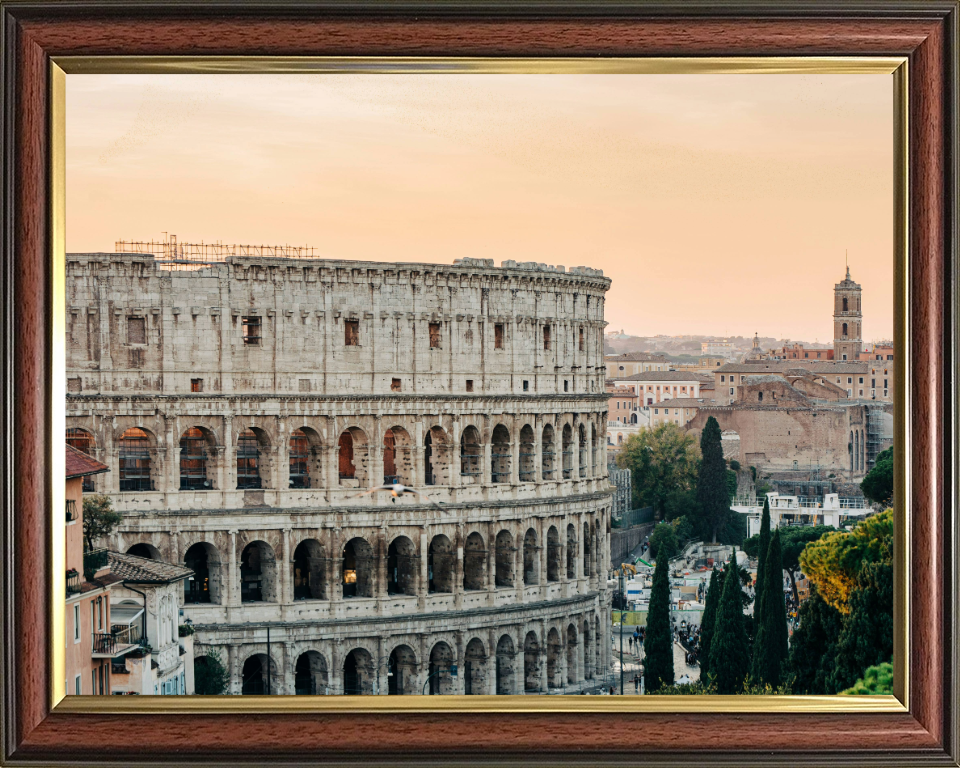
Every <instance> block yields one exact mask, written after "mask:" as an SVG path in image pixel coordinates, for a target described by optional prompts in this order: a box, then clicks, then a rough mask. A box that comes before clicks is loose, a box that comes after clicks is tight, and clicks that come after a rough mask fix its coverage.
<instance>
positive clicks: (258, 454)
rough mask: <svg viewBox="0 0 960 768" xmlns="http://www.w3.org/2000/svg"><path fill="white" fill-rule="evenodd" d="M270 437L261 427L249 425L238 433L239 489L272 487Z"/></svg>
mask: <svg viewBox="0 0 960 768" xmlns="http://www.w3.org/2000/svg"><path fill="white" fill-rule="evenodd" d="M271 457H272V451H271V450H270V438H269V435H267V433H266V431H265V430H263V429H261V428H260V427H248V428H247V429H244V430H241V431H240V433H239V434H238V435H237V489H238V490H256V489H259V488H269V487H270V477H271V473H272V469H273V467H272V461H271Z"/></svg>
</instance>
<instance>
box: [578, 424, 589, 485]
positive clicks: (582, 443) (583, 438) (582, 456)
mask: <svg viewBox="0 0 960 768" xmlns="http://www.w3.org/2000/svg"><path fill="white" fill-rule="evenodd" d="M577 431H578V432H579V435H578V437H579V448H580V452H579V461H580V463H579V465H578V466H579V467H580V477H581V478H584V477H586V476H587V428H586V427H585V426H584V425H583V422H580V426H579V428H578V430H577Z"/></svg>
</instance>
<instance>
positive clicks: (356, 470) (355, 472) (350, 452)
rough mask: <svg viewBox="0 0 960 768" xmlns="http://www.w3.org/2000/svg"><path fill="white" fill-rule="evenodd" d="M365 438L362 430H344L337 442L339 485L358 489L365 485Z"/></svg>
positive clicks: (366, 456)
mask: <svg viewBox="0 0 960 768" xmlns="http://www.w3.org/2000/svg"><path fill="white" fill-rule="evenodd" d="M367 460H368V451H367V436H366V434H365V433H364V431H363V430H362V429H359V428H357V427H350V429H345V430H344V431H343V432H342V433H341V434H340V438H339V439H338V440H337V463H338V467H339V477H340V485H343V486H346V487H348V488H360V487H364V486H366V485H367V481H368V478H367Z"/></svg>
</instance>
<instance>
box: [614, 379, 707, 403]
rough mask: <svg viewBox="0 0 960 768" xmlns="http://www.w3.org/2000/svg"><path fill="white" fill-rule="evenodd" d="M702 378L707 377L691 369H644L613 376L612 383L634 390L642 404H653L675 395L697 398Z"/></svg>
mask: <svg viewBox="0 0 960 768" xmlns="http://www.w3.org/2000/svg"><path fill="white" fill-rule="evenodd" d="M704 378H709V377H705V376H704V375H703V374H697V373H693V372H692V371H646V372H644V373H637V374H634V375H633V376H626V377H624V378H614V380H613V383H614V384H615V385H616V386H618V387H629V388H630V389H632V390H633V391H634V392H636V393H637V395H638V396H639V397H640V402H641V404H642V405H654V404H655V403H660V402H663V401H664V400H671V399H673V398H675V397H688V398H689V397H692V398H699V397H700V385H701V384H702V383H703V381H704Z"/></svg>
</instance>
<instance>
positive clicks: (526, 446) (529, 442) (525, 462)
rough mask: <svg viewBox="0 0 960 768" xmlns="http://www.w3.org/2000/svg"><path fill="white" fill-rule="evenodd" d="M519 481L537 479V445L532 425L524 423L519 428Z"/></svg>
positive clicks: (528, 481) (530, 481) (529, 481)
mask: <svg viewBox="0 0 960 768" xmlns="http://www.w3.org/2000/svg"><path fill="white" fill-rule="evenodd" d="M519 469H520V474H519V477H520V482H521V483H532V482H533V481H534V480H536V479H537V445H536V437H534V434H533V427H531V426H530V425H529V424H524V425H523V428H522V429H521V430H520V467H519Z"/></svg>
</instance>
